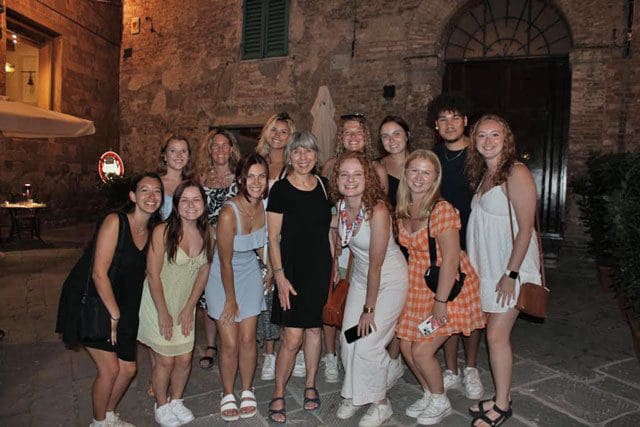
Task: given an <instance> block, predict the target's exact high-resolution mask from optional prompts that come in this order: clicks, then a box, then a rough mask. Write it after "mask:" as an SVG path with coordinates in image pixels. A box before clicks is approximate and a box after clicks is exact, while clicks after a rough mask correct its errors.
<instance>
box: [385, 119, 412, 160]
mask: <svg viewBox="0 0 640 427" xmlns="http://www.w3.org/2000/svg"><path fill="white" fill-rule="evenodd" d="M380 139H381V140H382V145H383V146H384V149H385V150H386V151H387V153H389V154H399V153H402V152H403V151H405V150H406V149H407V134H406V133H405V131H404V129H403V128H402V126H400V125H399V124H398V123H396V122H387V123H385V124H383V125H382V127H381V128H380Z"/></svg>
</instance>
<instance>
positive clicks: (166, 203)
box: [160, 194, 173, 221]
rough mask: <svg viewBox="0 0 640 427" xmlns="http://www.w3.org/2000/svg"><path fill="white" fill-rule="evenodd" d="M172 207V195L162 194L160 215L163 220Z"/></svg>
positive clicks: (167, 216) (169, 213)
mask: <svg viewBox="0 0 640 427" xmlns="http://www.w3.org/2000/svg"><path fill="white" fill-rule="evenodd" d="M172 207H173V195H171V196H170V195H168V194H165V195H164V199H163V200H162V206H160V217H161V218H162V220H163V221H166V220H167V218H169V215H171V209H172Z"/></svg>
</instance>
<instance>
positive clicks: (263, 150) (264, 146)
mask: <svg viewBox="0 0 640 427" xmlns="http://www.w3.org/2000/svg"><path fill="white" fill-rule="evenodd" d="M276 122H284V123H286V124H287V127H288V128H289V139H288V140H287V144H288V143H289V141H290V140H291V135H293V134H294V133H295V131H296V124H295V123H294V122H293V119H292V118H291V117H290V116H289V114H288V113H286V112H282V113H278V114H274V115H273V116H271V117H269V118H268V119H267V122H266V123H265V124H264V126H263V127H262V132H261V133H260V139H259V140H258V145H257V146H256V153H258V154H260V155H261V156H262V157H264V158H267V157H269V150H270V149H271V147H270V146H269V142H268V141H267V138H268V137H269V132H271V129H272V128H273V127H274V126H275V124H276Z"/></svg>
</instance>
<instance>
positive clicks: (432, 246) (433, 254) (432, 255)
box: [427, 199, 462, 277]
mask: <svg viewBox="0 0 640 427" xmlns="http://www.w3.org/2000/svg"><path fill="white" fill-rule="evenodd" d="M440 202H445V200H442V199H440V200H438V201H437V202H435V203H434V204H433V207H432V208H431V212H429V218H428V219H427V231H428V232H429V261H430V264H429V268H431V266H437V265H438V252H437V250H436V239H435V237H432V236H431V214H432V213H433V211H434V210H435V208H436V205H437V204H438V203H440ZM460 251H462V250H460ZM461 262H462V258H460V261H459V262H458V277H460V274H462V270H461V269H460V263H461Z"/></svg>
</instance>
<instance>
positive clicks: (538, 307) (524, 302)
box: [504, 181, 551, 319]
mask: <svg viewBox="0 0 640 427" xmlns="http://www.w3.org/2000/svg"><path fill="white" fill-rule="evenodd" d="M504 185H505V188H506V190H507V191H506V193H507V204H508V206H507V208H508V209H509V229H510V230H511V242H512V243H513V242H515V235H514V233H513V218H512V215H511V199H510V198H509V185H508V184H507V182H506V181H505V183H504ZM535 232H536V236H537V238H538V256H539V257H540V277H541V278H542V285H538V284H537V283H529V282H526V283H521V284H520V293H519V294H518V300H517V301H516V308H517V309H518V310H520V311H521V312H523V313H524V314H527V315H529V316H533V317H539V318H541V319H545V318H546V317H547V303H548V301H549V294H550V293H551V291H550V290H549V288H548V287H547V284H546V282H547V281H546V278H545V275H544V255H543V253H542V240H541V239H540V223H539V221H538V212H537V211H536V224H535Z"/></svg>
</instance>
